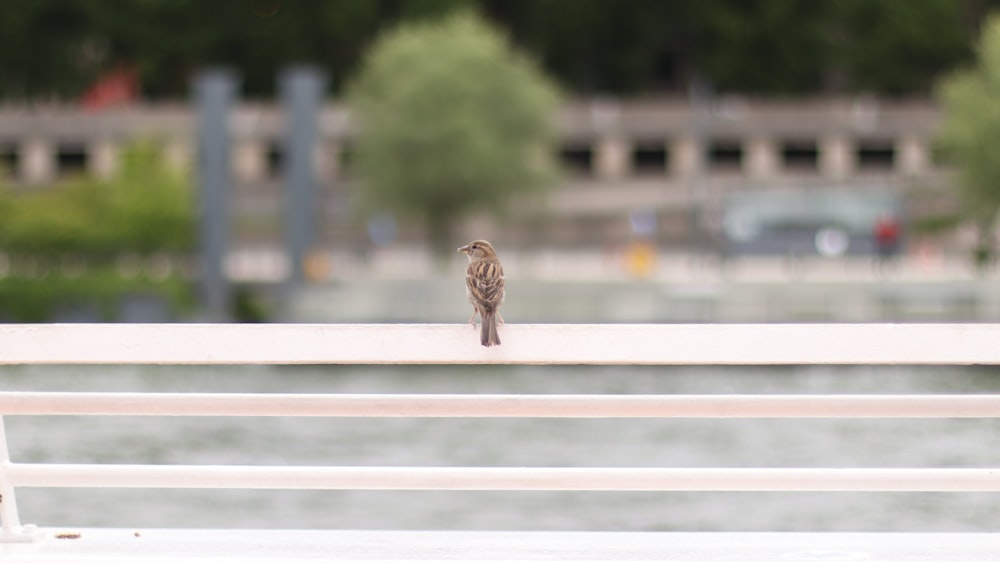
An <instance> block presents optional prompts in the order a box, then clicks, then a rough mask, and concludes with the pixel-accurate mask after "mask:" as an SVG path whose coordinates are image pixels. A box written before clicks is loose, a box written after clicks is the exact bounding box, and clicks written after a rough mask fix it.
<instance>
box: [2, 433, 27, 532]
mask: <svg viewBox="0 0 1000 563" xmlns="http://www.w3.org/2000/svg"><path fill="white" fill-rule="evenodd" d="M9 467H10V451H9V450H8V449H7V431H6V430H5V429H4V425H3V417H2V416H0V525H2V526H3V528H2V531H0V543H4V542H9V541H18V540H21V539H22V531H23V530H22V527H21V519H20V517H18V515H17V499H16V498H14V485H12V484H11V483H10V479H9V478H8V476H7V469H8V468H9Z"/></svg>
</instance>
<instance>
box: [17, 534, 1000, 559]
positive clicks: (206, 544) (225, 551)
mask: <svg viewBox="0 0 1000 563" xmlns="http://www.w3.org/2000/svg"><path fill="white" fill-rule="evenodd" d="M44 532H45V533H46V536H47V538H46V539H45V540H44V541H43V542H39V543H35V544H0V559H2V560H3V561H4V563H38V562H40V561H45V562H62V561H160V562H164V561H169V562H173V561H198V562H200V563H211V562H222V561H225V562H237V561H239V562H243V561H250V562H254V563H265V562H266V563H271V562H278V561H333V562H346V561H351V562H361V561H364V562H367V563H400V562H404V561H406V562H435V563H436V562H443V561H448V562H451V561H468V562H476V563H493V562H501V561H502V562H505V563H512V562H539V561H563V562H582V561H588V562H624V561H658V562H660V561H664V562H665V561H669V562H670V563H686V562H695V561H699V562H706V561H708V562H719V561H728V562H732V561H781V562H784V561H789V562H803V561H869V562H901V563H902V562H915V561H920V562H924V563H927V562H935V561H939V562H958V561H961V562H966V563H981V562H987V561H991V562H995V561H997V560H998V559H1000V556H998V554H1000V534H962V533H940V534H886V533H880V534H851V533H838V534H815V533H783V534H774V533H727V534H714V533H666V532H518V531H510V532H479V531H468V532H446V531H441V532H427V531H420V532H414V531H347V530H164V529H151V530H147V529H89V528H87V529H77V528H50V529H45V530H44ZM59 535H62V536H63V538H64V539H59V538H58V536H59Z"/></svg>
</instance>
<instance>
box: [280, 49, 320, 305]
mask: <svg viewBox="0 0 1000 563" xmlns="http://www.w3.org/2000/svg"><path fill="white" fill-rule="evenodd" d="M279 82H280V83H279V89H280V91H281V99H282V103H283V105H284V107H285V115H286V124H287V125H286V133H285V135H286V136H285V151H284V170H283V171H282V172H283V175H284V180H285V184H286V185H285V193H286V194H287V195H286V198H287V199H286V204H285V245H286V247H287V250H288V259H289V277H288V283H289V286H290V287H292V288H294V287H295V286H297V285H299V284H301V283H302V281H303V280H304V271H305V261H306V256H307V254H308V252H309V251H310V249H311V248H312V246H313V244H314V241H315V236H316V229H315V214H316V201H317V199H318V198H317V197H316V175H315V163H314V154H313V153H314V150H315V148H316V140H317V137H318V133H319V127H318V121H319V114H320V109H321V108H322V103H323V97H324V96H325V93H326V79H325V78H324V76H323V74H322V73H320V72H319V71H317V70H316V69H313V68H310V67H294V68H291V69H289V70H287V71H285V72H283V73H282V74H281V77H280V79H279Z"/></svg>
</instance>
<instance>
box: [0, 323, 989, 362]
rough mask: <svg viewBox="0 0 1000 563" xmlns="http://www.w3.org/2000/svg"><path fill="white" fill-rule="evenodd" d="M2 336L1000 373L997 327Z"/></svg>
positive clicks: (151, 345)
mask: <svg viewBox="0 0 1000 563" xmlns="http://www.w3.org/2000/svg"><path fill="white" fill-rule="evenodd" d="M500 330H501V336H502V338H503V345H502V346H497V347H493V348H483V347H482V346H480V345H479V343H478V337H477V334H478V333H477V332H476V331H474V330H473V329H472V328H470V326H469V325H458V324H455V325H419V324H411V325H372V324H364V325H352V324H341V325H338V324H322V325H318V324H265V325H238V324H227V325H213V324H148V325H124V324H72V325H0V364H60V363H63V364H119V363H131V364H161V363H162V364H354V363H357V364H402V363H406V364H604V365H609V364H621V365H629V364H631V365H667V364H692V365H697V364H714V365H726V364H730V365H735V364H743V365H768V364H786V365H787V364H924V365H945V364H950V365H961V364H1000V345H998V344H1000V324H858V325H849V324H847V325H845V324H732V325H638V324H637V325H513V324H508V325H504V326H503V327H501V329H500Z"/></svg>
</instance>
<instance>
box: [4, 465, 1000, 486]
mask: <svg viewBox="0 0 1000 563" xmlns="http://www.w3.org/2000/svg"><path fill="white" fill-rule="evenodd" d="M7 477H8V479H9V480H10V482H11V484H12V485H13V486H15V487H93V488H191V489H198V488H212V489H233V488H237V489H338V490H340V489H344V490H346V489H354V490H453V491H459V490H518V491H817V492H830V491H855V492H857V491H892V492H903V491H929V492H972V491H990V492H997V491H1000V469H885V468H878V469H825V468H823V469H819V468H590V467H588V468H579V467H572V468H551V467H537V468H535V467H530V468H529V467H301V466H300V467H288V466H199V465H193V466H192V465H77V464H65V465H58V464H21V463H15V464H11V465H9V466H8V468H7Z"/></svg>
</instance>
